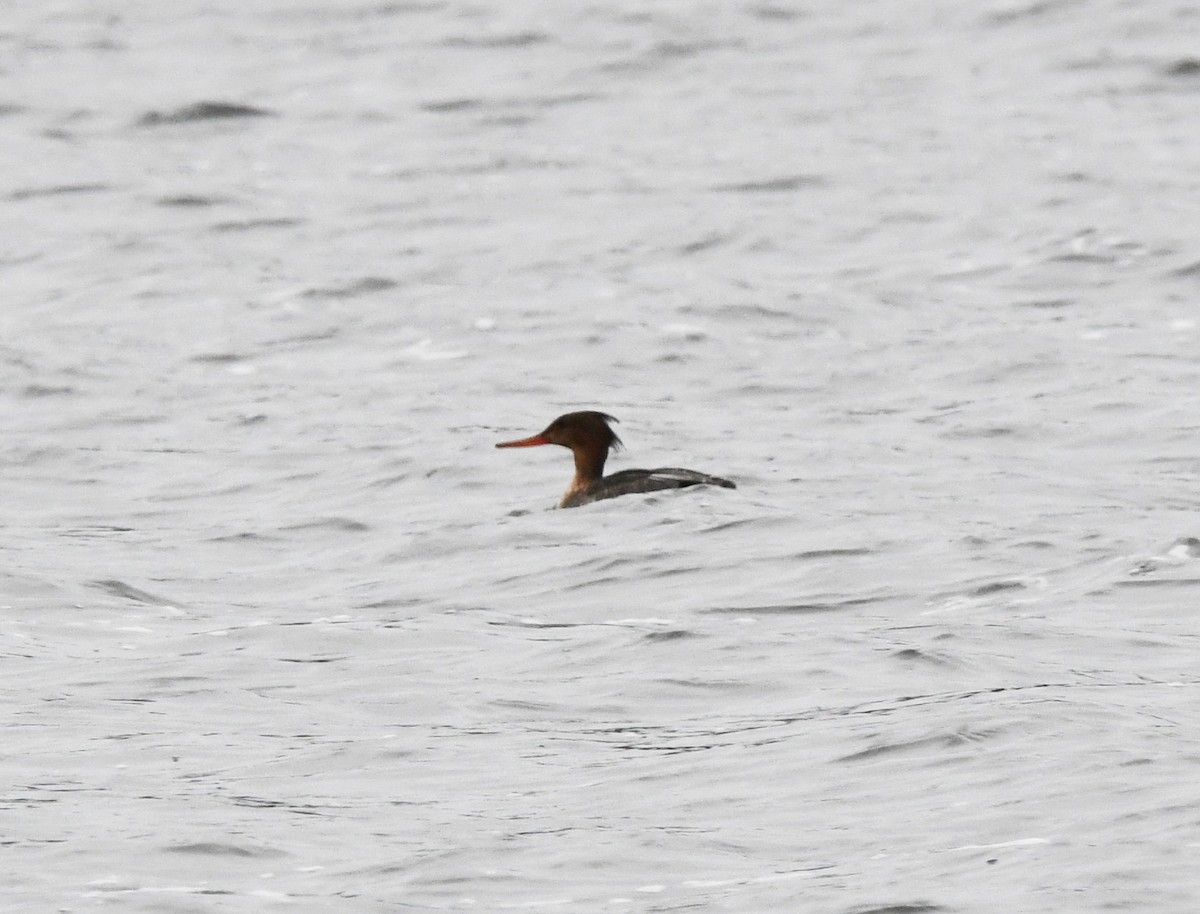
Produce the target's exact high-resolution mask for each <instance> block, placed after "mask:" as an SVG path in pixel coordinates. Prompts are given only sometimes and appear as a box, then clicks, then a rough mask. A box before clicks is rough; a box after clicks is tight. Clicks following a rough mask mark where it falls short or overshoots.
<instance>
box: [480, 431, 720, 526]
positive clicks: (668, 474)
mask: <svg viewBox="0 0 1200 914" xmlns="http://www.w3.org/2000/svg"><path fill="white" fill-rule="evenodd" d="M616 421H617V420H616V419H614V418H613V417H612V416H610V415H608V414H607V413H598V412H596V411H594V410H585V411H583V412H578V413H567V414H566V415H565V416H559V417H558V418H557V419H555V420H554V421H553V422H551V423H550V424H549V425H547V426H546V429H545V431H543V432H541V433H540V434H537V435H534V436H533V437H532V438H521V439H520V440H518V441H502V442H500V443H499V444H497V445H496V447H537V446H538V445H541V444H559V445H562V446H563V447H568V448H570V449H571V453H572V454H574V455H575V478H574V479H572V480H571V487H570V488H569V489H567V493H566V494H565V495H564V496H563V499H562V501H561V502H559V505H558V506H559V507H560V508H576V507H578V506H579V505H586V504H589V503H590V502H593V501H599V500H600V499H602V498H616V497H617V496H618V495H631V494H633V493H637V492H655V491H657V490H659V489H682V488H685V487H686V486H697V485H709V486H723V487H724V488H726V489H735V488H737V486H735V485H734V484H733V483H732V482H730V481H729V480H728V479H721V478H720V477H719V476H709V475H708V474H707V473H697V472H696V471H695V470H681V469H679V468H678V467H659V468H658V469H656V470H621V472H619V473H613V474H612V475H610V476H605V475H604V461H606V460H607V459H608V449H609V448H613V449H614V450H619V449H620V447H621V439H620V438H618V437H617V434H616V432H614V431H613V430H612V428H610V427H609V424H608V423H610V422H616Z"/></svg>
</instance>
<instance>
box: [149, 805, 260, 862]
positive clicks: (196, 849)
mask: <svg viewBox="0 0 1200 914" xmlns="http://www.w3.org/2000/svg"><path fill="white" fill-rule="evenodd" d="M235 799H236V798H235ZM163 850H164V851H167V852H168V853H171V854H200V855H202V856H206V857H282V856H283V852H282V851H278V850H275V849H274V848H267V847H256V848H253V849H251V848H246V847H240V846H239V845H236V844H225V843H223V842H219V841H196V842H194V843H191V844H169V845H167V846H166V847H164V848H163Z"/></svg>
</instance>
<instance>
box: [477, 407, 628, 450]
mask: <svg viewBox="0 0 1200 914" xmlns="http://www.w3.org/2000/svg"><path fill="white" fill-rule="evenodd" d="M616 421H617V420H616V419H614V418H613V417H612V416H610V415H609V414H608V413H601V412H597V411H596V410H593V409H586V410H583V411H581V412H577V413H566V414H565V415H562V416H559V417H558V418H557V419H555V420H554V421H553V422H551V423H550V424H549V425H547V426H546V428H545V429H544V430H543V431H542V432H540V433H539V434H537V435H533V436H532V437H530V438H521V439H519V440H517V441H501V442H500V443H499V444H497V445H496V447H537V446H538V445H541V444H558V445H561V446H562V447H565V448H570V449H571V450H572V451H576V452H578V451H581V450H582V451H587V452H589V453H600V454H603V455H604V456H605V457H607V456H608V450H609V448H612V449H614V450H619V449H620V448H621V439H620V438H618V437H617V433H616V432H614V431H613V430H612V428H610V427H609V424H608V423H610V422H616Z"/></svg>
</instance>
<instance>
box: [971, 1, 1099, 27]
mask: <svg viewBox="0 0 1200 914" xmlns="http://www.w3.org/2000/svg"><path fill="white" fill-rule="evenodd" d="M1076 2H1078V0H1037V2H1035V3H1030V4H1028V5H1027V6H1023V7H1018V8H1017V9H1010V10H1001V11H1000V12H998V13H991V14H990V15H988V16H987V19H989V20H991V21H992V22H993V23H995V24H996V25H1008V24H1009V23H1012V22H1019V21H1020V20H1022V19H1030V18H1033V17H1035V16H1043V15H1045V14H1046V13H1049V12H1052V11H1054V10H1056V9H1060V8H1062V7H1066V6H1072V5H1074V4H1075V3H1076Z"/></svg>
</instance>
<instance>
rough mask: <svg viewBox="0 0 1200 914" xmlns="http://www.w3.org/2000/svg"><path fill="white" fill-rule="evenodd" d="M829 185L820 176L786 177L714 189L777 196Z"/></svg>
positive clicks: (720, 185) (725, 191)
mask: <svg viewBox="0 0 1200 914" xmlns="http://www.w3.org/2000/svg"><path fill="white" fill-rule="evenodd" d="M828 183H829V182H828V181H826V180H825V179H824V178H822V177H820V176H818V175H786V176H783V177H779V178H764V179H763V180H761V181H745V182H742V183H739V184H718V185H716V186H715V187H713V190H715V191H718V192H720V193H734V194H761V193H770V194H777V193H786V192H788V191H793V190H801V189H803V188H806V187H824V186H825V185H826V184H828Z"/></svg>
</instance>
